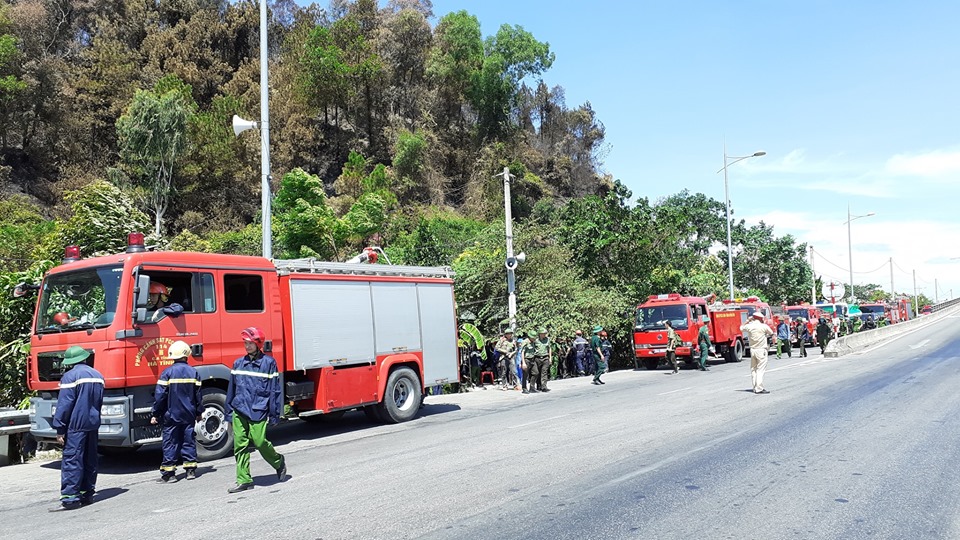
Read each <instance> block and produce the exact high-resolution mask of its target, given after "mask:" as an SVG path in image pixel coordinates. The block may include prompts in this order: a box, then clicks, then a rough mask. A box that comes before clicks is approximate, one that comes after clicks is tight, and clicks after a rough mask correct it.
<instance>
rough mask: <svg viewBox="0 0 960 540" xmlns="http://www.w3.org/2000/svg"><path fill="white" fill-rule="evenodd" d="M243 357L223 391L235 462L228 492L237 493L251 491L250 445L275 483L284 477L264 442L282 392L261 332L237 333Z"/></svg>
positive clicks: (279, 460)
mask: <svg viewBox="0 0 960 540" xmlns="http://www.w3.org/2000/svg"><path fill="white" fill-rule="evenodd" d="M240 336H241V337H242V338H243V345H244V347H245V349H246V351H247V354H246V355H244V356H241V357H240V358H238V359H237V361H236V362H234V363H233V369H232V370H231V371H230V386H229V387H228V388H227V407H226V409H227V410H226V413H227V414H228V415H231V414H232V415H233V455H234V456H235V457H236V459H237V484H236V485H235V486H233V487H232V488H230V489H228V490H227V491H228V492H229V493H239V492H241V491H246V490H248V489H253V478H252V477H251V476H250V444H251V443H252V444H253V447H254V448H256V449H257V450H258V451H259V452H260V455H261V456H263V459H264V460H266V462H267V463H269V464H270V466H271V467H273V468H274V469H276V471H277V479H278V480H283V479H284V477H285V476H286V475H287V462H286V460H285V459H284V457H283V455H282V454H279V453H277V451H276V450H275V449H274V448H273V444H271V443H270V441H268V440H267V423H269V424H270V425H274V424H277V423H278V422H279V421H280V415H281V414H282V413H283V408H282V403H281V402H282V396H281V393H282V389H281V388H280V373H279V372H278V371H277V361H276V360H274V359H273V357H271V356H268V355H266V354H264V353H263V350H262V349H263V343H264V340H265V339H266V336H265V334H264V333H263V330H261V329H259V328H256V327H253V326H251V327H250V328H246V329H244V330H243V331H242V332H240Z"/></svg>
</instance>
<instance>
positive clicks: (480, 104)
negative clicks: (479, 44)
mask: <svg viewBox="0 0 960 540" xmlns="http://www.w3.org/2000/svg"><path fill="white" fill-rule="evenodd" d="M554 58H555V55H554V54H553V53H552V52H550V45H549V44H547V43H541V42H539V41H537V40H536V39H535V38H534V37H533V34H531V33H530V32H527V31H526V30H524V29H523V27H521V26H510V25H508V24H504V25H502V26H501V27H500V29H499V30H498V31H497V34H496V35H495V36H492V37H488V38H487V39H486V41H485V43H484V58H483V63H482V65H481V67H480V69H479V71H475V72H473V73H471V77H470V91H469V97H470V101H471V103H472V105H473V106H474V108H475V109H476V111H477V114H478V116H479V117H478V119H477V129H478V132H479V136H480V139H481V140H486V139H488V138H494V139H496V138H500V137H502V136H503V135H505V134H506V133H507V132H508V131H509V129H510V127H511V125H510V109H511V106H512V105H514V103H515V102H516V98H517V95H518V92H519V90H520V81H522V80H523V79H524V78H526V77H531V76H532V77H535V76H537V75H540V74H541V73H543V72H544V71H546V70H548V69H550V66H551V65H553V61H554Z"/></svg>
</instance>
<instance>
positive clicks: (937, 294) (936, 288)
mask: <svg viewBox="0 0 960 540" xmlns="http://www.w3.org/2000/svg"><path fill="white" fill-rule="evenodd" d="M933 303H934V304H939V303H940V287H939V286H938V285H937V278H933Z"/></svg>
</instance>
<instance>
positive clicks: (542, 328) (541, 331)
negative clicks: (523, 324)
mask: <svg viewBox="0 0 960 540" xmlns="http://www.w3.org/2000/svg"><path fill="white" fill-rule="evenodd" d="M537 333H538V334H546V333H547V329H546V328H544V327H542V326H541V327H540V329H539V330H537Z"/></svg>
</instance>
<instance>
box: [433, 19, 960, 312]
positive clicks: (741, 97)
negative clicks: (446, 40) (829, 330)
mask: <svg viewBox="0 0 960 540" xmlns="http://www.w3.org/2000/svg"><path fill="white" fill-rule="evenodd" d="M433 7H434V13H435V15H436V19H435V20H434V23H436V20H437V19H439V17H442V16H443V15H444V14H446V13H449V12H451V11H458V10H461V9H464V10H467V11H468V12H470V13H471V14H474V15H476V16H477V17H478V19H479V20H480V23H481V25H482V28H483V33H484V35H485V36H487V35H491V34H493V33H495V32H496V30H497V28H498V27H499V26H500V25H501V24H504V23H506V24H516V25H520V26H522V27H524V28H525V29H526V30H528V31H530V32H531V33H533V35H534V36H535V37H536V38H537V39H538V40H540V41H546V42H548V43H549V44H550V47H551V50H552V51H553V52H555V53H556V57H557V58H556V61H555V63H554V65H553V67H552V68H551V69H550V70H549V71H547V72H546V73H545V74H544V75H543V79H544V81H545V82H546V83H547V84H548V85H550V86H553V85H560V86H562V87H564V89H565V91H566V98H567V104H568V106H571V107H573V106H576V105H579V104H581V103H583V102H586V101H589V102H590V103H591V105H592V106H593V108H594V109H595V110H596V112H597V115H598V117H599V119H600V120H601V121H602V122H603V123H604V125H605V126H606V128H607V129H606V142H607V144H608V152H607V154H606V156H605V158H604V169H605V170H606V172H608V173H610V174H612V175H613V176H614V177H615V178H617V179H619V180H621V181H622V182H623V183H624V184H626V185H627V186H628V187H629V188H630V189H631V190H632V191H633V193H634V196H635V197H636V196H644V197H650V198H651V199H657V198H659V197H662V196H665V195H669V194H671V193H675V192H677V191H679V190H681V189H684V188H687V189H690V190H691V191H698V192H703V193H706V194H707V195H709V196H712V197H714V198H716V199H718V200H721V201H722V200H723V175H722V174H716V171H717V170H718V169H720V168H721V167H722V166H723V145H724V142H726V146H727V152H728V154H729V155H731V156H742V155H747V154H752V153H753V152H755V151H758V150H764V151H766V152H767V155H766V156H764V157H760V158H753V159H749V160H745V161H743V162H740V163H737V164H736V165H733V166H731V167H730V168H729V169H728V173H729V179H730V199H731V201H732V204H733V209H734V214H735V216H738V217H740V218H744V219H747V221H748V222H752V223H756V222H758V221H759V220H761V219H763V220H764V221H765V222H766V223H770V224H773V225H775V227H776V231H777V232H778V234H787V233H789V234H793V235H794V236H796V237H797V238H798V239H799V240H800V241H802V242H807V243H809V244H812V245H813V246H814V248H815V250H816V251H817V253H818V256H817V258H816V259H815V267H816V271H817V273H818V274H823V275H825V277H827V278H834V279H838V280H840V281H843V282H848V281H849V273H848V271H847V268H848V264H847V260H848V251H847V227H846V225H844V222H845V221H846V219H847V205H848V204H849V205H850V207H851V209H852V211H853V214H855V215H856V214H867V213H869V212H875V213H876V215H875V216H871V217H866V218H862V219H859V220H856V221H854V222H853V227H852V233H853V244H854V245H853V259H854V260H853V267H854V271H855V272H857V273H856V274H855V276H854V280H855V281H856V282H857V283H867V282H873V283H879V284H881V285H882V286H883V287H884V288H885V289H889V288H890V265H889V263H888V261H889V259H890V258H891V257H892V258H893V261H894V264H895V266H894V284H895V288H896V289H897V291H898V292H911V291H912V279H911V276H910V272H912V271H913V270H916V272H917V277H918V280H917V286H918V289H920V292H923V293H925V294H927V295H928V296H930V297H931V298H932V297H933V296H934V280H935V279H937V280H938V282H939V289H940V296H941V298H944V297H946V296H947V295H949V292H950V289H953V293H954V295H955V296H960V260H955V261H954V260H950V259H951V258H952V257H960V211H958V208H957V206H956V204H955V202H956V201H958V196H960V182H958V181H957V179H958V178H960V107H958V100H960V71H958V70H957V67H956V66H958V65H960V61H958V60H960V33H958V32H957V29H956V28H957V27H956V21H958V20H960V2H948V1H939V0H938V1H927V2H890V1H883V0H879V1H872V2H865V1H848V2H835V1H834V2H822V1H807V2H796V1H793V2H789V1H782V2H773V1H753V2H747V1H744V2H709V1H702V2H689V1H686V2H685V1H671V2H666V1H664V2H648V1H643V0H641V1H636V2H623V1H613V0H595V1H593V2H563V1H557V0H554V1H550V2H548V1H543V0H519V1H518V0H513V1H504V0H484V1H482V2H481V1H474V2H467V1H462V0H461V1H457V0H434V2H433Z"/></svg>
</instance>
